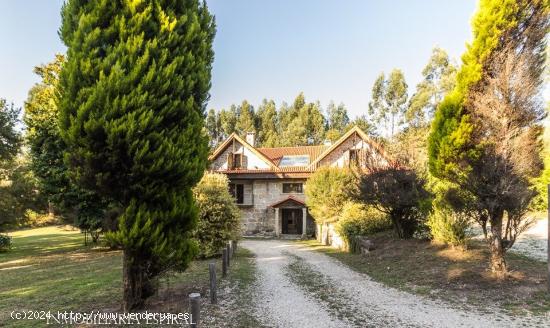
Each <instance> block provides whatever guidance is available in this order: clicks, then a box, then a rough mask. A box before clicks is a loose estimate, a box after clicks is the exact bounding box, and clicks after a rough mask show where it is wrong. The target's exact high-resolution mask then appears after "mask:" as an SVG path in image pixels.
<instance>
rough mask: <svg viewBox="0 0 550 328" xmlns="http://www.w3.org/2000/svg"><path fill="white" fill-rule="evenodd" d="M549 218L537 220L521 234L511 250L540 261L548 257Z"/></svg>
mask: <svg viewBox="0 0 550 328" xmlns="http://www.w3.org/2000/svg"><path fill="white" fill-rule="evenodd" d="M547 250H548V219H542V220H537V222H535V224H534V225H533V226H532V227H531V228H529V230H527V231H525V232H524V233H523V234H521V235H520V236H519V238H518V240H517V241H516V243H515V244H514V247H512V249H511V251H513V252H516V253H520V254H523V255H525V256H529V257H531V258H534V259H537V260H539V261H547V259H548V254H547Z"/></svg>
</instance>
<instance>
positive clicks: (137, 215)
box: [58, 0, 215, 311]
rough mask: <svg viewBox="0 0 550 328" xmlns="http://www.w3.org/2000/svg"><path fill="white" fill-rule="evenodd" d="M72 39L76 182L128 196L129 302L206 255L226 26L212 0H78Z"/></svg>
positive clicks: (69, 99) (67, 8)
mask: <svg viewBox="0 0 550 328" xmlns="http://www.w3.org/2000/svg"><path fill="white" fill-rule="evenodd" d="M62 18H63V22H62V27H61V30H60V35H61V38H62V40H63V42H64V43H65V44H66V45H67V62H66V64H65V65H64V67H63V70H62V72H61V75H60V97H59V101H58V103H59V104H58V105H59V109H60V127H61V131H62V137H63V139H64V140H65V142H66V143H67V147H68V148H67V152H66V160H67V162H68V163H69V165H70V168H71V171H72V173H73V177H74V179H75V180H76V181H77V182H78V183H79V184H81V185H83V186H85V187H86V188H90V189H91V190H95V191H97V192H98V193H99V194H101V195H105V196H107V197H109V198H111V199H113V200H114V201H115V202H117V203H118V204H119V206H120V207H121V208H122V214H121V215H120V217H119V218H118V230H117V231H116V232H113V233H111V234H110V235H109V236H108V237H109V238H110V239H111V240H112V241H114V242H116V243H118V244H119V245H120V246H121V247H122V248H123V250H124V259H123V281H124V302H123V304H124V310H125V311H128V310H132V309H135V308H139V307H140V306H141V305H143V301H144V299H145V298H147V297H148V296H150V295H151V294H152V292H154V287H153V286H154V284H153V279H154V278H155V277H157V276H158V275H159V274H160V273H161V272H163V271H165V270H166V269H167V268H177V269H185V268H186V266H187V265H188V263H189V261H190V260H191V258H192V256H193V255H194V254H195V252H196V245H195V244H194V243H193V242H192V240H191V239H190V233H191V230H192V229H193V227H194V226H195V222H196V216H197V212H196V208H195V205H194V203H193V195H192V192H191V188H192V187H193V186H194V185H195V184H196V183H197V182H198V181H199V179H200V178H201V176H202V174H203V171H204V169H205V168H206V164H207V155H208V139H207V136H206V135H205V134H204V132H203V125H204V122H203V119H204V111H205V105H206V102H207V100H208V97H209V94H208V91H209V89H210V84H211V82H210V80H211V68H212V61H213V56H214V54H213V50H212V42H213V39H214V34H215V24H214V19H213V16H211V14H210V13H209V11H208V8H207V7H206V5H205V4H204V3H203V1H200V0H144V1H132V2H129V1H103V0H100V1H87V0H69V1H67V2H66V3H65V5H64V6H63V9H62Z"/></svg>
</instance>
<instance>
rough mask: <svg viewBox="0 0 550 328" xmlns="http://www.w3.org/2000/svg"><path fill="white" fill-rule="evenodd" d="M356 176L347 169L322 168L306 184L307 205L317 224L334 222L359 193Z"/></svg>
mask: <svg viewBox="0 0 550 328" xmlns="http://www.w3.org/2000/svg"><path fill="white" fill-rule="evenodd" d="M357 183H358V181H357V178H356V176H355V174H354V173H353V172H352V171H351V170H349V169H345V168H337V167H321V168H319V169H318V170H317V171H315V173H313V174H312V175H311V176H310V177H309V179H308V180H307V182H306V185H305V194H306V197H307V198H306V204H307V207H308V209H309V211H310V213H311V215H312V216H313V217H314V218H315V220H316V221H317V223H325V222H333V221H337V220H338V219H339V218H340V215H341V213H342V209H343V208H344V206H345V205H346V203H348V202H349V201H350V200H352V199H353V196H354V194H355V193H356V192H357Z"/></svg>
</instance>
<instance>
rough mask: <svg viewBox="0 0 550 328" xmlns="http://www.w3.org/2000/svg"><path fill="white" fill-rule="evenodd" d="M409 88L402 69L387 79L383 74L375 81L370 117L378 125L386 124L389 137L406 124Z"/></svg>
mask: <svg viewBox="0 0 550 328" xmlns="http://www.w3.org/2000/svg"><path fill="white" fill-rule="evenodd" d="M407 88H408V86H407V83H406V82H405V76H404V74H403V72H402V71H401V70H400V69H393V70H392V71H391V72H390V75H389V76H388V78H387V79H386V77H385V75H384V73H381V74H380V75H379V76H378V77H377V78H376V80H375V81H374V85H373V87H372V100H371V102H370V103H369V115H370V116H371V117H373V119H374V121H375V122H376V123H383V124H384V128H385V129H386V131H385V132H386V135H389V137H393V136H394V135H395V133H396V132H397V131H398V130H399V128H400V126H402V125H403V124H404V123H405V121H404V115H405V111H406V109H407V108H406V106H405V104H406V103H407V97H408V95H407Z"/></svg>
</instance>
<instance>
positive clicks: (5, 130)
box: [0, 98, 21, 178]
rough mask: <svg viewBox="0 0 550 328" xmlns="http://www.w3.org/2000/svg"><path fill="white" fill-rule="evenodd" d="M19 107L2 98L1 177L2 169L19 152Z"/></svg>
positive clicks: (0, 115) (0, 103)
mask: <svg viewBox="0 0 550 328" xmlns="http://www.w3.org/2000/svg"><path fill="white" fill-rule="evenodd" d="M18 116H19V109H18V108H16V107H14V106H13V104H11V105H9V104H8V103H7V102H6V100H5V99H2V98H0V165H2V167H0V178H1V177H2V171H1V170H2V169H4V166H5V165H6V164H7V162H9V161H10V160H12V159H13V158H14V157H15V155H17V153H18V152H19V147H20V144H21V136H20V134H19V132H18V131H17V130H16V129H15V125H16V124H17V122H18Z"/></svg>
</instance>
